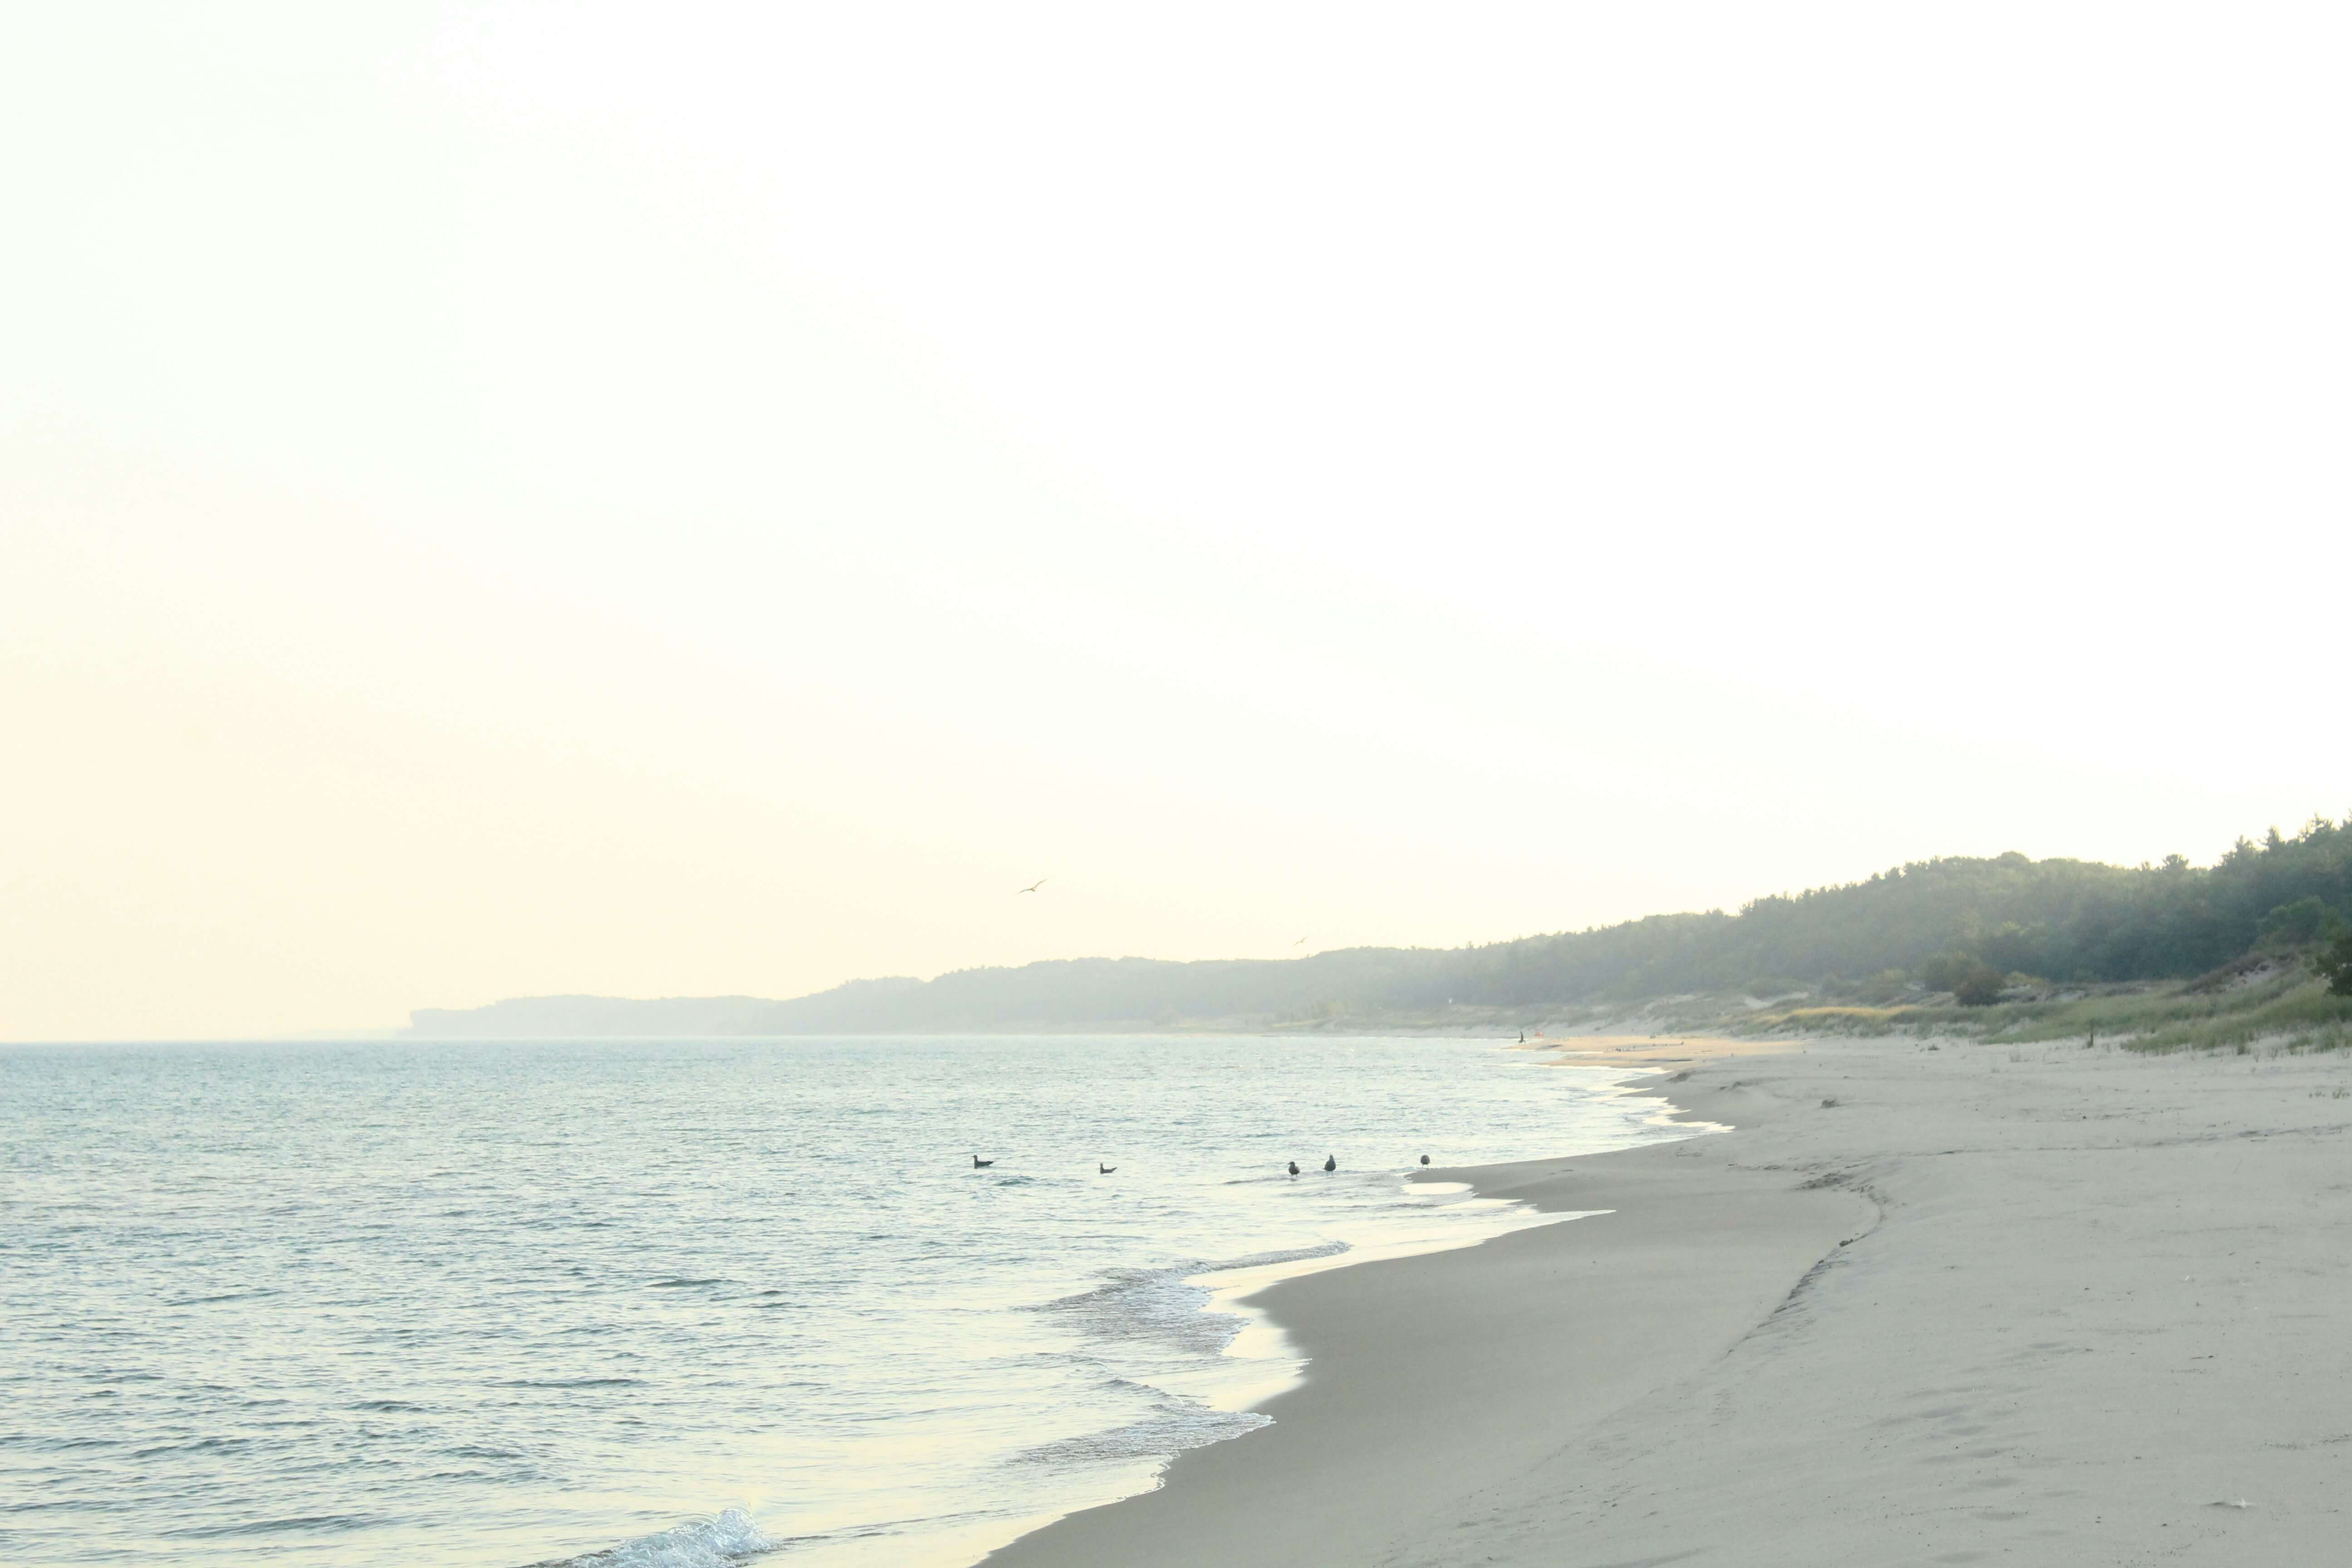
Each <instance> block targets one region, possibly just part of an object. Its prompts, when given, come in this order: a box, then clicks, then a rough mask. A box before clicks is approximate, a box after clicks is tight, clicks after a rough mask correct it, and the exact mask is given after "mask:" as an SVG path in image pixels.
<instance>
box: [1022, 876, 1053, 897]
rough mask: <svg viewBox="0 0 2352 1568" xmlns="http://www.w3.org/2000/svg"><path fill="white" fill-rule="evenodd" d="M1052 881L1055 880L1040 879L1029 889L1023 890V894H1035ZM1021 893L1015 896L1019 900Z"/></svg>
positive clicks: (1028, 887) (1029, 886) (1048, 878)
mask: <svg viewBox="0 0 2352 1568" xmlns="http://www.w3.org/2000/svg"><path fill="white" fill-rule="evenodd" d="M1052 880H1053V879H1052V878H1050V877H1040V878H1038V879H1036V880H1035V881H1034V882H1032V883H1030V884H1029V885H1028V886H1027V887H1025V888H1024V889H1021V893H1034V892H1035V891H1036V890H1037V889H1040V888H1042V887H1044V886H1045V884H1046V883H1047V882H1050V881H1052ZM1021 893H1015V894H1013V897H1014V898H1016V899H1017V898H1019V897H1020V896H1021Z"/></svg>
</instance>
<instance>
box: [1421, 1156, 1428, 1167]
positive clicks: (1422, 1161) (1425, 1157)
mask: <svg viewBox="0 0 2352 1568" xmlns="http://www.w3.org/2000/svg"><path fill="white" fill-rule="evenodd" d="M1421 1163H1423V1164H1424V1165H1426V1164H1428V1163H1429V1156H1428V1155H1426V1154H1423V1156H1422V1157H1421Z"/></svg>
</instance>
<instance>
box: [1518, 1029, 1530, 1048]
mask: <svg viewBox="0 0 2352 1568" xmlns="http://www.w3.org/2000/svg"><path fill="white" fill-rule="evenodd" d="M1527 1043H1528V1032H1527V1031H1526V1030H1525V1029H1521V1030H1520V1031H1519V1044H1521V1045H1523V1046H1524V1045H1526V1044H1527Z"/></svg>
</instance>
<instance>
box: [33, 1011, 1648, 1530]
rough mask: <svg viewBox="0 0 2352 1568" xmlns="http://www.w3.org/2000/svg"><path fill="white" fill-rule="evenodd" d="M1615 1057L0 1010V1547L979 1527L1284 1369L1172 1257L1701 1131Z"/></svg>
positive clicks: (1384, 1234)
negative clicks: (774, 1036)
mask: <svg viewBox="0 0 2352 1568" xmlns="http://www.w3.org/2000/svg"><path fill="white" fill-rule="evenodd" d="M1615 1078H1616V1075H1612V1074H1609V1073H1604V1072H1599V1071H1595V1070H1591V1069H1583V1068H1560V1067H1555V1066H1549V1065H1547V1064H1546V1063H1545V1062H1544V1061H1543V1059H1542V1058H1539V1057H1538V1056H1537V1055H1535V1054H1534V1053H1531V1052H1527V1051H1519V1050H1514V1049H1509V1048H1506V1047H1500V1046H1496V1045H1492V1044H1487V1043H1483V1042H1472V1041H1463V1040H1428V1039H1412V1040H1389V1039H1328V1038H1253V1037H1202V1036H1187V1037H1168V1038H1153V1037H1133V1036H1118V1037H1069V1036H1056V1037H1043V1038H1007V1037H992V1038H980V1039H887V1040H878V1039H854V1040H853V1039H842V1040H824V1039H807V1040H788V1041H776V1040H727V1041H569V1042H565V1041H551V1042H529V1043H517V1042H495V1043H481V1044H469V1043H458V1042H441V1041H432V1042H422V1041H420V1042H401V1041H390V1042H388V1041H366V1042H352V1043H313V1042H304V1043H294V1044H267V1045H179V1046H136V1047H134V1046H93V1047H0V1345H5V1347H6V1353H5V1356H0V1562H6V1563H11V1564H15V1565H16V1568H50V1565H63V1564H89V1563H130V1562H140V1563H153V1562H169V1563H177V1564H196V1565H209V1564H222V1565H226V1564H230V1563H235V1564H240V1565H249V1564H283V1565H287V1568H324V1565H327V1564H333V1565H335V1568H373V1565H378V1564H382V1565H385V1568H392V1565H399V1568H443V1565H464V1568H483V1565H487V1568H523V1565H526V1564H537V1563H586V1564H589V1565H590V1568H607V1565H610V1568H624V1565H625V1568H637V1565H640V1564H643V1565H646V1568H654V1565H660V1568H710V1565H716V1564H719V1563H729V1562H733V1561H737V1560H739V1559H740V1558H742V1557H745V1556H747V1555H757V1556H764V1560H765V1561H766V1562H768V1563H785V1562H790V1563H794V1564H796V1565H805V1568H848V1565H856V1564H866V1563H872V1564H882V1563H888V1564H892V1565H893V1568H904V1565H908V1564H928V1563H939V1564H943V1565H944V1564H954V1563H968V1562H971V1561H972V1560H973V1559H976V1558H977V1557H978V1556H979V1555H980V1554H981V1553H982V1552H985V1551H987V1550H989V1549H990V1548H992V1547H993V1546H995V1545H997V1544H999V1543H1001V1542H1003V1541H1005V1540H1008V1539H1010V1538H1011V1537H1012V1536H1013V1534H1016V1533H1018V1532H1019V1531H1022V1530H1024V1529H1025V1528H1029V1527H1030V1526H1032V1525H1034V1524H1035V1523H1038V1522H1042V1521H1044V1520H1045V1518H1049V1517H1051V1516H1052V1515H1053V1514H1055V1513H1058V1512H1063V1511H1066V1510H1070V1509H1072V1508H1076V1507H1085V1506H1089V1505H1092V1504H1094V1503H1097V1502H1102V1501H1107V1500H1110V1499H1113V1498H1116V1497H1119V1496H1123V1495H1127V1494H1129V1493H1132V1492H1135V1491H1138V1490H1141V1489H1145V1488H1148V1487H1149V1486H1150V1485H1151V1484H1152V1478H1153V1477H1154V1475H1155V1474H1156V1473H1157V1471H1158V1468H1159V1467H1160V1465H1161V1464H1162V1463H1163V1462H1164V1461H1165V1460H1166V1458H1168V1457H1169V1456H1170V1455H1171V1454H1173V1453H1175V1452H1176V1451H1178V1450H1179V1449H1180V1448H1182V1447H1189V1446H1192V1445H1195V1444H1199V1443H1203V1442H1211V1441H1214V1440H1217V1439H1218V1438H1220V1437H1223V1436H1233V1435H1235V1434H1237V1433H1241V1432H1244V1431H1247V1430H1248V1429H1250V1428H1251V1427H1252V1426H1256V1425H1259V1424H1261V1423H1262V1422H1263V1419H1264V1418H1263V1417H1262V1416H1258V1415H1253V1414H1250V1413H1249V1411H1248V1409H1247V1405H1249V1404H1250V1403H1252V1402H1253V1401H1255V1400H1262V1398H1263V1396H1264V1394H1265V1392H1266V1390H1267V1389H1268V1388H1270V1387H1272V1386H1276V1385H1278V1384H1279V1383H1280V1382H1281V1381H1282V1380H1283V1378H1284V1377H1285V1376H1286V1374H1288V1373H1290V1372H1291V1371H1292V1370H1293V1369H1294V1367H1295V1363H1292V1362H1290V1361H1289V1360H1288V1359H1287V1358H1286V1354H1285V1352H1284V1348H1283V1347H1281V1346H1280V1345H1279V1344H1273V1345H1268V1344H1266V1343H1265V1340H1267V1339H1268V1338H1269V1336H1267V1335H1265V1334H1264V1333H1257V1334H1252V1335H1248V1336H1245V1337H1244V1341H1243V1343H1244V1345H1245V1346H1249V1347H1252V1348H1253V1350H1254V1353H1255V1358H1256V1359H1250V1358H1248V1357H1241V1356H1236V1355H1234V1354H1230V1353H1227V1352H1228V1351H1229V1348H1231V1347H1232V1345H1233V1342H1234V1335H1235V1331H1236V1330H1237V1329H1239V1328H1240V1327H1242V1326H1243V1323H1244V1319H1243V1318H1241V1317H1237V1316H1236V1315H1234V1313H1233V1312H1232V1311H1231V1310H1204V1308H1206V1307H1207V1306H1208V1305H1209V1303H1210V1291H1209V1289H1207V1287H1206V1286H1205V1285H1203V1284H1201V1283H1197V1282H1195V1281H1194V1279H1193V1277H1194V1276H1197V1275H1200V1274H1202V1272H1203V1271H1204V1270H1208V1269H1212V1268H1219V1267H1227V1266H1236V1265H1243V1264H1250V1263H1262V1262H1265V1261H1266V1260H1269V1259H1277V1258H1317V1257H1328V1256H1329V1255H1332V1254H1334V1253H1337V1252H1339V1251H1340V1250H1341V1249H1344V1248H1350V1247H1352V1248H1359V1249H1363V1248H1382V1247H1398V1246H1401V1245H1407V1246H1409V1245H1419V1246H1426V1245H1433V1244H1446V1243H1448V1242H1451V1243H1457V1244H1458V1243H1460V1242H1464V1241H1467V1240H1470V1239H1473V1238H1475V1237H1484V1236H1486V1235H1491V1234H1495V1233H1496V1231H1498V1230H1500V1229H1504V1228H1508V1227H1510V1226H1516V1225H1520V1224H1525V1223H1528V1222H1529V1221H1530V1220H1531V1219H1532V1217H1533V1216H1531V1215H1528V1214H1526V1213H1525V1211H1521V1210H1517V1209H1514V1208H1510V1207H1508V1206H1507V1205H1494V1204H1486V1203H1475V1202H1465V1201H1464V1200H1463V1197H1462V1194H1459V1192H1458V1191H1433V1190H1431V1189H1430V1188H1429V1187H1428V1186H1426V1185H1422V1186H1408V1184H1406V1183H1405V1181H1404V1180H1403V1176H1404V1173H1406V1172H1407V1171H1408V1170H1409V1169H1411V1168H1412V1167H1413V1166H1414V1164H1415V1162H1416V1160H1417V1158H1418V1156H1419V1155H1421V1154H1423V1153H1424V1152H1425V1153H1428V1154H1429V1155H1431V1156H1432V1157H1433V1159H1434V1160H1435V1162H1436V1163H1439V1164H1441V1165H1447V1164H1471V1163H1486V1162H1492V1161H1498V1160H1508V1159H1525V1158H1535V1157H1539V1156H1544V1155H1554V1154H1565V1153H1576V1152H1587V1151H1593V1150H1600V1149H1605V1148H1613V1147H1621V1146H1623V1145H1627V1144H1631V1143H1634V1142H1643V1141H1647V1140H1651V1139H1655V1138H1659V1137H1666V1136H1675V1135H1679V1134H1681V1133H1684V1132H1686V1131H1689V1130H1688V1129H1687V1128H1680V1127H1674V1126H1669V1125H1666V1124H1664V1123H1663V1122H1662V1121H1660V1120H1659V1118H1660V1107H1659V1106H1658V1103H1657V1102H1656V1101H1654V1100H1649V1099H1645V1098H1635V1097H1630V1096H1628V1095H1626V1094H1624V1093H1623V1092H1622V1091H1621V1090H1619V1089H1616V1088H1614V1087H1613V1084H1614V1082H1615ZM975 1153H977V1154H978V1155H980V1156H981V1157H982V1158H988V1159H992V1160H993V1161H994V1162H995V1163H993V1164H992V1166H990V1167H989V1168H987V1169H984V1170H975V1169H974V1168H973V1167H972V1164H971V1159H972V1156H973V1155H974V1154H975ZM1327 1154H1330V1155H1336V1156H1337V1157H1338V1160H1339V1171H1338V1172H1337V1173H1334V1174H1330V1175H1326V1174H1325V1173H1323V1172H1322V1170H1321V1169H1320V1167H1321V1164H1322V1162H1323V1160H1324V1157H1325V1156H1326V1155H1327ZM1292 1159H1296V1160H1297V1162H1298V1163H1299V1164H1300V1166H1301V1168H1302V1169H1303V1170H1305V1171H1306V1174H1305V1175H1303V1176H1301V1177H1299V1178H1297V1179H1293V1178H1291V1177H1289V1176H1288V1175H1286V1173H1284V1164H1285V1163H1286V1161H1289V1160H1292ZM1106 1163H1107V1164H1111V1165H1115V1166H1117V1167H1118V1169H1117V1171H1116V1172H1115V1173H1112V1174H1108V1175H1104V1174H1100V1173H1098V1172H1097V1165H1098V1164H1106Z"/></svg>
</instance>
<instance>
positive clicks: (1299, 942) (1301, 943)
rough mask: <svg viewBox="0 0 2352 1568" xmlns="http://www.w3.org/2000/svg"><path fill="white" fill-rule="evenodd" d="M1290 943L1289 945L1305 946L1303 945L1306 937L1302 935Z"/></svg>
mask: <svg viewBox="0 0 2352 1568" xmlns="http://www.w3.org/2000/svg"><path fill="white" fill-rule="evenodd" d="M1290 945H1291V946H1293V947H1305V946H1306V945H1307V939H1306V938H1305V937H1303V936H1302V937H1300V938H1299V939H1298V940H1297V942H1292V943H1291V944H1290Z"/></svg>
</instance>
